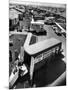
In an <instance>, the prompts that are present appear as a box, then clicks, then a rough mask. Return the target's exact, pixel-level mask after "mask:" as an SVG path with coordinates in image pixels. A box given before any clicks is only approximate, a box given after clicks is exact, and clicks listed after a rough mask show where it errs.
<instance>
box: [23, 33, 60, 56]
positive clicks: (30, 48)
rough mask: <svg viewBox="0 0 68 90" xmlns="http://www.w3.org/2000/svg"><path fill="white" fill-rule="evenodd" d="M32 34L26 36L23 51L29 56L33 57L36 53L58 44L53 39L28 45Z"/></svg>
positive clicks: (57, 41)
mask: <svg viewBox="0 0 68 90" xmlns="http://www.w3.org/2000/svg"><path fill="white" fill-rule="evenodd" d="M31 37H32V34H30V33H29V34H28V35H27V38H26V41H25V44H24V49H25V51H26V52H27V53H28V54H30V55H34V54H36V53H39V52H41V51H43V50H45V49H47V48H50V47H51V46H54V45H56V44H58V43H60V41H59V40H57V39H55V38H50V39H47V40H43V41H40V42H37V43H35V44H32V45H29V43H30V40H31Z"/></svg>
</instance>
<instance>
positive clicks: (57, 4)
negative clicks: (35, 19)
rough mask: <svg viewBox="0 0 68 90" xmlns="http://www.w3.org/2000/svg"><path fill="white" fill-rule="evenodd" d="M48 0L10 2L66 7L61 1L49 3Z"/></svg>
mask: <svg viewBox="0 0 68 90" xmlns="http://www.w3.org/2000/svg"><path fill="white" fill-rule="evenodd" d="M45 1H46V0H37V1H36V0H28V1H27V0H9V3H18V4H26V5H41V6H42V5H43V6H50V7H63V8H65V7H66V5H65V4H60V3H53V2H52V3H47V2H45Z"/></svg>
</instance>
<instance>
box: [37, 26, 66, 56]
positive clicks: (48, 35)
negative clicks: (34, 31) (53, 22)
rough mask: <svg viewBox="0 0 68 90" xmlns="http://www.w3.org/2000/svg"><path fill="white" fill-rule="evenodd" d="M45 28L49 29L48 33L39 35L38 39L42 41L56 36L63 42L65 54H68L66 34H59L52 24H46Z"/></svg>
mask: <svg viewBox="0 0 68 90" xmlns="http://www.w3.org/2000/svg"><path fill="white" fill-rule="evenodd" d="M44 29H45V30H46V31H47V35H43V36H38V41H42V40H44V39H49V38H52V37H54V38H56V39H58V40H60V41H61V42H62V48H63V54H64V56H65V55H66V38H65V37H64V36H58V35H57V34H56V33H55V32H54V30H53V29H52V26H50V25H44Z"/></svg>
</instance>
